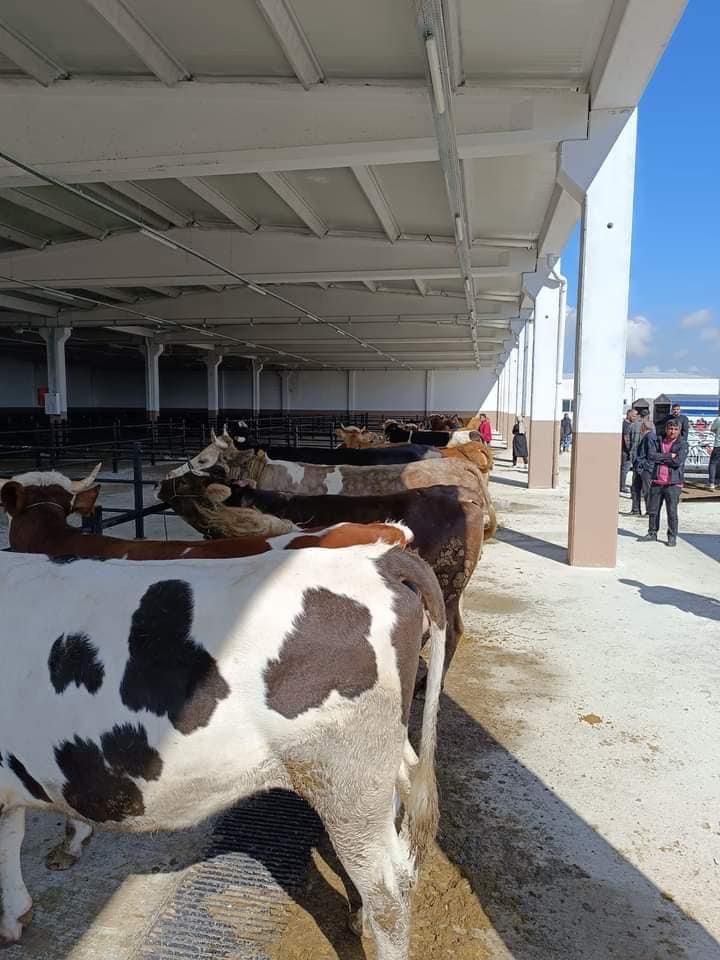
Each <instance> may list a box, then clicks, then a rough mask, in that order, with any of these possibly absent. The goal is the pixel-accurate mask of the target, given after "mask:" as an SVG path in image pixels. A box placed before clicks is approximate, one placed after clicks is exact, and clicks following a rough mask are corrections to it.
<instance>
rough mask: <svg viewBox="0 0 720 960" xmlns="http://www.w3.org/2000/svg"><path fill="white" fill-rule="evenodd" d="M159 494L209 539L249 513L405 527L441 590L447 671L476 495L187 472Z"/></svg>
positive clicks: (473, 544)
mask: <svg viewBox="0 0 720 960" xmlns="http://www.w3.org/2000/svg"><path fill="white" fill-rule="evenodd" d="M158 496H159V497H160V499H161V500H163V501H165V502H166V503H168V504H170V506H171V507H172V508H173V509H174V510H175V512H176V513H178V514H179V515H180V516H181V517H182V518H183V519H184V520H185V521H186V522H187V523H189V524H190V525H191V526H193V527H195V529H196V530H198V531H199V532H200V533H202V534H203V535H204V536H210V537H224V536H227V535H228V532H229V531H233V532H236V531H237V530H238V525H239V524H241V523H242V518H243V517H244V516H245V515H246V513H247V510H248V509H249V508H254V509H256V510H258V511H259V510H262V511H263V515H268V516H271V515H272V516H273V517H274V518H277V517H282V518H284V519H285V520H291V521H292V522H293V523H296V524H298V525H299V526H300V527H310V526H314V525H317V524H319V525H322V526H325V525H326V524H327V525H331V524H335V523H340V522H342V521H347V522H348V523H349V524H350V525H351V526H353V527H354V526H355V525H356V524H371V525H374V524H376V523H377V522H378V521H382V520H393V521H396V522H398V523H400V524H401V525H402V528H409V530H410V531H411V533H412V544H411V546H410V548H411V549H412V550H415V551H417V553H418V554H419V555H420V556H421V557H422V558H423V560H425V561H427V563H429V564H430V566H431V567H432V568H433V570H434V571H435V575H436V577H437V578H438V582H439V584H440V589H441V590H442V592H443V599H444V601H445V615H446V620H447V642H446V645H445V672H447V670H448V668H449V666H450V662H451V660H452V658H453V655H454V653H455V650H456V648H457V646H458V643H459V642H460V640H461V638H462V636H463V633H464V629H465V628H464V625H463V619H462V611H461V601H462V595H463V591H464V590H465V587H466V586H467V584H468V581H469V580H470V577H471V576H472V574H473V572H474V570H475V567H476V565H477V563H478V561H479V559H480V556H481V554H482V546H483V527H484V522H485V517H484V500H483V496H482V494H481V493H480V492H478V491H474V490H469V489H467V488H465V487H452V486H436V487H425V488H421V489H418V490H405V491H403V492H402V493H394V494H385V495H384V496H374V497H345V496H324V495H320V496H301V495H296V494H291V493H277V492H274V491H270V490H257V489H255V488H254V487H252V486H247V485H236V484H233V485H231V486H223V485H222V484H220V483H215V482H212V481H211V480H210V479H209V478H208V477H199V476H197V475H196V474H193V473H186V474H185V475H184V476H182V477H178V478H176V479H173V480H164V481H163V482H162V484H161V485H160V488H159V493H158ZM235 514H237V515H238V516H237V517H236V516H234V515H235Z"/></svg>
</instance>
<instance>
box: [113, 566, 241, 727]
mask: <svg viewBox="0 0 720 960" xmlns="http://www.w3.org/2000/svg"><path fill="white" fill-rule="evenodd" d="M192 623H193V596H192V590H191V588H190V584H188V583H185V581H184V580H161V581H160V582H159V583H154V584H153V585H152V586H151V587H149V588H148V589H147V591H146V592H145V594H144V595H143V598H142V599H141V601H140V606H139V607H138V608H137V610H136V611H135V613H134V614H133V616H132V623H131V627H130V637H129V640H128V646H129V649H130V657H129V659H128V662H127V666H126V667H125V674H124V676H123V679H122V683H121V684H120V696H121V698H122V702H123V703H124V704H125V706H126V707H128V708H129V709H130V710H135V711H140V710H149V711H150V712H151V713H155V714H157V716H159V717H162V716H166V715H167V717H168V719H169V720H170V722H171V723H172V725H173V726H174V727H175V729H176V730H179V731H180V733H184V734H189V733H192V732H193V731H194V730H197V729H198V728H199V727H206V726H207V725H208V723H209V722H210V718H211V717H212V715H213V713H214V711H215V708H216V706H217V705H218V703H219V702H220V701H221V700H224V699H225V697H227V696H228V695H229V693H230V687H229V686H228V685H227V683H226V682H225V680H224V679H223V677H222V675H221V674H220V671H219V670H218V667H217V663H216V662H215V660H214V658H213V657H211V656H210V654H209V653H208V652H207V650H206V649H205V648H204V647H201V646H200V645H199V644H197V643H196V642H195V641H194V640H193V638H192V636H191V635H190V631H191V629H192Z"/></svg>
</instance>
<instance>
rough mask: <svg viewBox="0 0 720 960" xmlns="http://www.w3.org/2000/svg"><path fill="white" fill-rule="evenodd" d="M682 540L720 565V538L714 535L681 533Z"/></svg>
mask: <svg viewBox="0 0 720 960" xmlns="http://www.w3.org/2000/svg"><path fill="white" fill-rule="evenodd" d="M680 539H681V540H684V541H685V542H686V543H689V544H690V546H691V547H695V549H696V550H699V551H700V552H701V553H704V554H705V556H706V557H710V558H711V559H712V560H717V561H718V563H720V536H718V535H717V534H714V533H681V534H680Z"/></svg>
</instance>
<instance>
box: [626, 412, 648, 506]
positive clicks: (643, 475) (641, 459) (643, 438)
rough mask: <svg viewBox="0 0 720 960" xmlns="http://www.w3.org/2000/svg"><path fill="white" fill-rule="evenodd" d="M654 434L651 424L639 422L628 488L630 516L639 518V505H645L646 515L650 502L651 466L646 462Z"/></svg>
mask: <svg viewBox="0 0 720 960" xmlns="http://www.w3.org/2000/svg"><path fill="white" fill-rule="evenodd" d="M653 433H654V430H653V427H652V424H651V423H646V422H645V421H644V420H643V421H641V422H640V443H639V444H638V446H637V450H636V451H635V459H634V460H633V464H632V471H633V479H632V485H631V487H630V496H631V497H632V509H631V511H630V514H631V516H635V517H641V516H642V511H641V509H640V507H641V503H643V502H644V503H645V513H646V514H647V513H648V502H649V500H650V481H651V479H652V466H651V464H650V463H649V461H648V443H649V441H650V436H651V435H652V434H653Z"/></svg>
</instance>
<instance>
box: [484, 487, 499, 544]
mask: <svg viewBox="0 0 720 960" xmlns="http://www.w3.org/2000/svg"><path fill="white" fill-rule="evenodd" d="M480 486H481V488H482V492H483V499H484V500H485V503H484V504H483V507H484V509H485V531H484V539H485V540H489V539H490V538H491V537H494V536H495V533H496V532H497V513H496V512H495V507H494V505H493V502H492V497H491V496H490V488H489V487H488V482H487V477H486V476H485V474H484V473H483V472H482V471H480Z"/></svg>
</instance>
